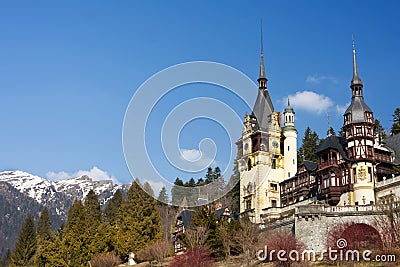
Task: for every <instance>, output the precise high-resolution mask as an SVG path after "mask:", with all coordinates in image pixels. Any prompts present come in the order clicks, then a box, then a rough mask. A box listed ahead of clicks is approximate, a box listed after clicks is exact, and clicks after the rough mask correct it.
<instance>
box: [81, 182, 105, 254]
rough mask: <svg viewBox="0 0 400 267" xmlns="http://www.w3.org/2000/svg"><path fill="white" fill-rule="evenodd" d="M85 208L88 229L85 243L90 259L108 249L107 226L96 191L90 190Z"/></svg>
mask: <svg viewBox="0 0 400 267" xmlns="http://www.w3.org/2000/svg"><path fill="white" fill-rule="evenodd" d="M84 208H85V211H86V214H85V219H86V229H85V237H86V239H85V240H84V245H85V249H87V253H88V257H89V260H91V258H92V257H93V256H94V255H96V254H98V253H101V252H104V251H105V250H106V247H107V245H106V243H107V240H106V239H105V235H106V227H105V224H104V222H103V216H102V213H101V210H100V201H99V198H98V197H97V195H96V193H95V192H94V191H93V190H90V191H89V193H88V194H87V196H86V199H85V204H84Z"/></svg>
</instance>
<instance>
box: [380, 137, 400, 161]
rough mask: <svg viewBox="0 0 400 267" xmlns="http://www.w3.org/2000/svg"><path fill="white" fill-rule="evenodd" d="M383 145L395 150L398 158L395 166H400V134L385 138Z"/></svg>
mask: <svg viewBox="0 0 400 267" xmlns="http://www.w3.org/2000/svg"><path fill="white" fill-rule="evenodd" d="M383 143H385V144H386V146H388V147H390V148H391V149H393V150H394V153H395V156H396V159H395V161H394V164H396V165H397V164H400V134H396V135H393V136H389V137H387V138H385V139H384V140H383Z"/></svg>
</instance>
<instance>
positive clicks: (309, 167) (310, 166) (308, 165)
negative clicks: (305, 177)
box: [303, 160, 318, 171]
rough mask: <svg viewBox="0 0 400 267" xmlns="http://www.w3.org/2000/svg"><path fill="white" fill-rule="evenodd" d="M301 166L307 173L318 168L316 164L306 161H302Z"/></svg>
mask: <svg viewBox="0 0 400 267" xmlns="http://www.w3.org/2000/svg"><path fill="white" fill-rule="evenodd" d="M303 165H304V166H305V167H306V169H307V170H309V171H315V170H316V169H317V167H318V163H316V162H313V161H308V160H305V161H303Z"/></svg>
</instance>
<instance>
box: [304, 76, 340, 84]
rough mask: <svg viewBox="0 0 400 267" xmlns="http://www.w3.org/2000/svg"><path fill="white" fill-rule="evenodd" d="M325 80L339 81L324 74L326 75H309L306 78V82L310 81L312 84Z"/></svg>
mask: <svg viewBox="0 0 400 267" xmlns="http://www.w3.org/2000/svg"><path fill="white" fill-rule="evenodd" d="M323 81H328V82H331V83H337V80H336V79H335V78H333V77H330V76H324V75H308V76H307V79H306V83H310V84H320V83H322V82H323Z"/></svg>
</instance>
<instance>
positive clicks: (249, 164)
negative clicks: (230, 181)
mask: <svg viewBox="0 0 400 267" xmlns="http://www.w3.org/2000/svg"><path fill="white" fill-rule="evenodd" d="M247 170H248V171H250V170H251V159H249V160H248V161H247Z"/></svg>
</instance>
